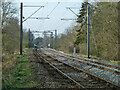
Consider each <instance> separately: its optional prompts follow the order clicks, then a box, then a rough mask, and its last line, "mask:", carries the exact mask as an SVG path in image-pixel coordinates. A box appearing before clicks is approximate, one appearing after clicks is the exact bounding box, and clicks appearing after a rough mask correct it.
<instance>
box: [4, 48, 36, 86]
mask: <svg viewBox="0 0 120 90" xmlns="http://www.w3.org/2000/svg"><path fill="white" fill-rule="evenodd" d="M28 52H29V50H28V49H26V51H25V52H23V55H17V59H16V64H15V66H13V67H11V68H9V69H7V70H5V71H4V70H3V75H2V76H3V77H2V78H3V85H2V86H3V88H33V87H36V86H37V81H36V80H35V76H34V74H33V73H34V72H33V70H32V69H33V68H32V67H31V63H30V61H29V60H28V59H27V54H28Z"/></svg>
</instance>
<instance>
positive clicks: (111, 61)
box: [67, 53, 120, 64]
mask: <svg viewBox="0 0 120 90" xmlns="http://www.w3.org/2000/svg"><path fill="white" fill-rule="evenodd" d="M67 54H70V55H73V53H67ZM76 56H81V57H85V58H87V57H88V56H87V55H79V54H76ZM90 58H91V59H96V60H98V57H95V56H90ZM100 61H105V62H109V63H114V64H119V63H120V62H119V61H114V60H103V59H101V60H100Z"/></svg>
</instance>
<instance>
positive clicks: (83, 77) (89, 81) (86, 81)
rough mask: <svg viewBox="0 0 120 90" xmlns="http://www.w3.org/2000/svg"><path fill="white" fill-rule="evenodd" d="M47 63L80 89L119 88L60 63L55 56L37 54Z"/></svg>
mask: <svg viewBox="0 0 120 90" xmlns="http://www.w3.org/2000/svg"><path fill="white" fill-rule="evenodd" d="M37 54H38V56H40V57H41V58H42V59H43V60H44V61H45V62H47V63H49V65H50V66H51V67H53V68H55V69H56V70H57V71H58V72H59V73H61V74H62V75H63V76H65V77H67V78H68V79H69V80H71V81H72V82H74V83H76V85H77V86H78V87H80V88H110V87H111V88H115V87H118V86H116V85H114V84H111V83H109V82H106V81H105V80H103V79H101V78H98V77H97V76H93V75H91V74H90V73H88V72H85V71H83V70H81V69H79V68H77V67H74V66H72V65H69V64H66V63H65V62H62V61H59V60H57V59H56V58H54V57H53V56H49V55H47V54H45V53H43V52H39V53H37Z"/></svg>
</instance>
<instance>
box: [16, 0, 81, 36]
mask: <svg viewBox="0 0 120 90" xmlns="http://www.w3.org/2000/svg"><path fill="white" fill-rule="evenodd" d="M20 2H21V1H20V0H16V3H17V4H18V6H19V8H20ZM22 2H23V5H24V6H26V5H27V6H44V7H43V8H41V9H40V10H39V11H38V12H37V13H35V14H34V15H33V16H32V17H40V18H41V17H42V18H43V17H48V18H50V19H27V20H26V21H25V22H24V23H23V26H24V28H25V29H27V30H28V29H29V28H30V29H31V31H44V30H55V29H56V30H57V31H58V34H61V33H64V32H65V30H66V29H67V28H72V27H73V26H74V25H75V24H76V21H75V20H61V19H63V18H64V19H76V18H77V16H76V15H75V14H74V13H73V12H72V11H70V10H69V9H67V8H66V7H75V8H76V9H75V8H74V9H72V8H71V10H73V11H74V12H75V13H76V14H78V13H79V10H80V7H81V1H79V0H77V1H74V2H73V1H72V2H71V1H70V0H69V1H66V2H65V0H62V1H58V0H52V1H50V0H49V1H48V0H46V1H44V2H43V1H42V0H22ZM38 8H39V7H23V16H24V17H25V18H27V17H29V16H30V15H31V14H32V13H33V12H35V11H36V10H37V9H38ZM19 15H20V13H19Z"/></svg>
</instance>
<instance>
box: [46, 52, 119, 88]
mask: <svg viewBox="0 0 120 90" xmlns="http://www.w3.org/2000/svg"><path fill="white" fill-rule="evenodd" d="M44 55H45V56H48V55H47V54H45V53H44ZM49 57H51V58H53V59H54V60H57V61H59V62H60V63H63V64H65V65H66V66H69V67H71V68H73V69H75V70H78V71H82V72H83V73H85V74H87V75H90V76H92V77H94V78H96V79H99V80H101V81H104V82H107V83H109V84H112V85H113V86H115V87H120V86H118V85H117V84H115V83H113V82H110V81H108V80H106V79H104V78H101V77H99V76H97V75H94V74H92V73H91V72H89V71H85V70H84V69H80V68H78V67H74V66H72V65H69V64H67V63H65V62H62V61H60V60H58V59H56V58H55V57H53V56H50V55H49ZM44 58H45V57H44Z"/></svg>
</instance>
